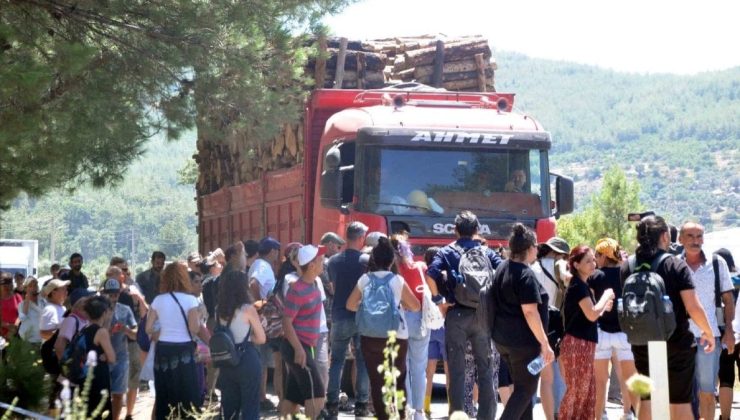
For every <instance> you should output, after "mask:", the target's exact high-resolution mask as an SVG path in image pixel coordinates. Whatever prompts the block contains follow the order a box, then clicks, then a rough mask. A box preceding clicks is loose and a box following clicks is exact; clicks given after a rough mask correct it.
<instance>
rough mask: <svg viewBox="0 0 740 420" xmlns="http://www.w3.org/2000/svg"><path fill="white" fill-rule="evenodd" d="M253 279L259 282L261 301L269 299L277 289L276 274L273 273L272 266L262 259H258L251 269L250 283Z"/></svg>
mask: <svg viewBox="0 0 740 420" xmlns="http://www.w3.org/2000/svg"><path fill="white" fill-rule="evenodd" d="M252 279H255V280H257V283H259V285H260V299H265V298H267V295H269V294H270V292H272V289H274V288H275V272H274V271H272V265H270V263H268V262H267V261H265V260H263V259H262V258H257V259H256V260H255V261H254V263H252V266H251V267H249V281H252Z"/></svg>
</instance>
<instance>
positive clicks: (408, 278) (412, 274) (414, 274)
mask: <svg viewBox="0 0 740 420" xmlns="http://www.w3.org/2000/svg"><path fill="white" fill-rule="evenodd" d="M426 272H427V266H426V264H424V263H423V262H421V261H414V263H413V264H412V265H408V264H406V263H401V264H398V274H400V275H401V277H403V280H404V281H405V282H406V284H408V285H409V288H410V289H411V291H412V292H413V293H414V296H416V298H417V299H419V302H423V300H422V299H423V295H424V287H423V285H424V284H425V283H424V275H425V274H426Z"/></svg>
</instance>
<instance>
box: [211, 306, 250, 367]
mask: <svg viewBox="0 0 740 420" xmlns="http://www.w3.org/2000/svg"><path fill="white" fill-rule="evenodd" d="M231 321H233V317H232V319H230V320H229V323H228V324H227V325H223V324H221V321H220V320H217V321H216V326H215V327H214V328H213V335H212V336H211V340H210V341H209V342H208V348H209V349H210V351H211V362H212V363H213V366H214V367H216V368H220V369H223V368H226V369H228V368H232V367H234V366H237V365H238V364H239V362H240V361H241V356H242V353H243V352H244V345H245V343H247V341H248V340H249V335H250V334H251V333H252V328H249V332H247V336H246V337H244V341H242V342H241V343H240V344H236V343H235V342H234V335H233V334H232V333H231Z"/></svg>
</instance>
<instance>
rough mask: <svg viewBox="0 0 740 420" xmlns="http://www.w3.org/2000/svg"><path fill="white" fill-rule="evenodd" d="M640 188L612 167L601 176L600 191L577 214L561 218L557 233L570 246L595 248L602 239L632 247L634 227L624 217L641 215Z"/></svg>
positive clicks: (622, 172) (618, 169) (616, 167)
mask: <svg viewBox="0 0 740 420" xmlns="http://www.w3.org/2000/svg"><path fill="white" fill-rule="evenodd" d="M639 192H640V186H639V184H638V183H637V182H635V181H632V182H630V181H628V180H627V177H626V176H625V173H624V171H622V170H621V169H620V168H619V167H618V166H614V167H612V168H611V169H609V171H607V172H606V173H605V174H604V177H603V184H602V186H601V190H600V191H599V192H597V193H596V194H594V195H593V196H592V197H591V202H590V203H589V204H588V205H587V206H586V208H585V209H584V210H583V211H581V212H580V213H576V214H573V215H568V216H564V217H563V218H561V219H560V221H559V223H558V234H559V235H560V236H562V237H563V238H564V239H565V240H567V241H568V243H570V244H571V246H575V245H576V244H587V245H589V246H594V245H595V244H596V241H598V240H599V239H600V238H603V237H610V238H613V239H616V240H617V242H619V243H620V245H622V246H623V247H625V248H630V249H632V248H634V246H635V230H634V226H633V225H632V224H630V223H629V222H628V221H627V214H628V213H633V212H640V211H643V210H644V206H643V205H642V204H641V203H640V199H639V197H638V196H639Z"/></svg>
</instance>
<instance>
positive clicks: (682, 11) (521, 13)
mask: <svg viewBox="0 0 740 420" xmlns="http://www.w3.org/2000/svg"><path fill="white" fill-rule="evenodd" d="M324 23H326V24H327V25H328V26H329V28H330V29H331V31H332V33H333V34H335V35H337V36H344V37H347V38H349V39H378V38H389V37H395V36H408V35H421V34H444V35H447V36H459V35H483V36H484V37H485V38H487V39H488V42H489V45H491V47H492V49H493V50H494V57H495V54H496V51H497V50H505V51H515V52H520V53H523V54H526V55H528V56H530V57H536V58H546V59H555V60H565V61H573V62H577V63H582V64H592V65H597V66H599V67H604V68H609V69H613V70H617V71H624V72H635V73H674V74H696V73H700V72H705V71H713V70H724V69H728V68H731V67H736V66H740V45H738V44H740V2H738V1H737V0H724V1H723V0H701V1H684V0H673V1H665V0H621V1H619V2H617V1H603V0H590V1H586V0H563V1H558V0H507V1H500V0H489V1H481V0H453V1H439V0H427V1H422V0H360V1H358V2H357V3H356V4H353V5H352V6H349V7H347V8H346V9H344V11H343V12H342V13H340V14H338V15H335V16H330V17H327V18H326V19H325V20H324Z"/></svg>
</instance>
